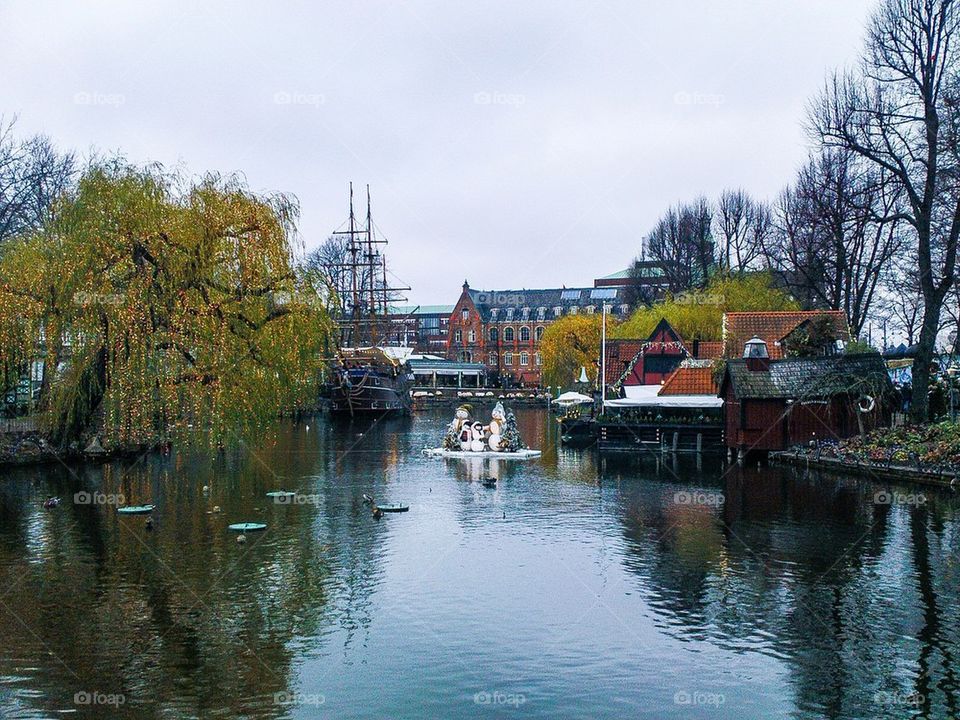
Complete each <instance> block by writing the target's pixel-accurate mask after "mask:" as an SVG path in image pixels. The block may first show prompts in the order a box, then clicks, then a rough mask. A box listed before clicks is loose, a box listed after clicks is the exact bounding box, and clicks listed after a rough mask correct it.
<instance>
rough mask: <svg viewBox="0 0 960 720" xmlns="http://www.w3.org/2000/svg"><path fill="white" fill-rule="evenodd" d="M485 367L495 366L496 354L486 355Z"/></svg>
mask: <svg viewBox="0 0 960 720" xmlns="http://www.w3.org/2000/svg"><path fill="white" fill-rule="evenodd" d="M487 365H489V366H490V367H496V366H497V354H496V353H495V352H492V353H490V354H489V355H487Z"/></svg>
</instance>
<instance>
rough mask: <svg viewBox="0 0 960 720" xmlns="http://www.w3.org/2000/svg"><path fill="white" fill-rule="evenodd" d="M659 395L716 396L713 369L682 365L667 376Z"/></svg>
mask: <svg viewBox="0 0 960 720" xmlns="http://www.w3.org/2000/svg"><path fill="white" fill-rule="evenodd" d="M657 394H658V395H713V396H716V394H717V384H716V383H715V382H714V381H713V368H712V367H688V366H683V365H681V366H680V367H678V368H677V369H676V370H674V371H673V372H672V373H670V375H668V376H667V379H666V380H664V381H663V385H661V386H660V392H658V393H657Z"/></svg>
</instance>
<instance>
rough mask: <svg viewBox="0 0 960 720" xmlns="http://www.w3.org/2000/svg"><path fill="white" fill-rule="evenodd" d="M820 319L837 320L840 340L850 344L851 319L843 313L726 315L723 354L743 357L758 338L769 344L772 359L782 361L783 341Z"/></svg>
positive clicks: (737, 313)
mask: <svg viewBox="0 0 960 720" xmlns="http://www.w3.org/2000/svg"><path fill="white" fill-rule="evenodd" d="M820 315H826V316H827V317H829V318H831V319H832V320H833V323H834V327H835V328H836V331H837V339H839V340H844V341H848V340H850V328H849V326H848V325H847V318H846V316H845V315H844V314H843V312H842V311H840V310H807V311H799V310H798V311H781V312H730V313H724V315H723V342H724V352H723V354H724V356H725V357H728V358H738V357H741V356H742V355H743V346H744V345H745V344H746V342H747V340H749V339H750V338H752V337H754V336H756V337H759V338H760V339H761V340H763V341H764V342H765V343H767V353H768V354H769V355H770V357H771V358H772V359H776V358H782V357H783V347H782V346H781V343H780V341H781V340H783V338H785V337H786V336H787V335H789V334H790V333H791V332H793V331H794V330H796V328H797V326H798V325H800V324H801V323H802V322H804V321H807V320H812V319H814V318H816V317H819V316H820Z"/></svg>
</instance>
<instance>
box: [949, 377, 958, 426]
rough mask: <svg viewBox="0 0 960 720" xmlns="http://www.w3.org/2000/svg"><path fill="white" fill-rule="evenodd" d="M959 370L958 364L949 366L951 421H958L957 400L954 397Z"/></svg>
mask: <svg viewBox="0 0 960 720" xmlns="http://www.w3.org/2000/svg"><path fill="white" fill-rule="evenodd" d="M958 371H960V368H958V367H957V366H956V365H951V366H950V367H948V368H947V378H948V380H949V381H950V422H956V421H957V408H956V401H955V400H954V399H953V393H954V390H953V379H954V378H955V377H956V375H957V372H958Z"/></svg>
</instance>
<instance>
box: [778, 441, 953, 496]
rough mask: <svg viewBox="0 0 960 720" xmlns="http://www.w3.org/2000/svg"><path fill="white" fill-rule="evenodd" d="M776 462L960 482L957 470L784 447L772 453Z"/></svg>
mask: <svg viewBox="0 0 960 720" xmlns="http://www.w3.org/2000/svg"><path fill="white" fill-rule="evenodd" d="M770 461H771V462H772V463H780V462H782V463H785V464H787V465H797V466H802V467H808V468H814V469H817V470H831V471H833V472H841V473H846V474H850V475H858V476H860V477H866V478H868V479H869V476H870V475H874V476H876V478H878V479H882V480H895V481H906V482H913V483H918V484H921V485H935V486H937V487H953V486H954V485H955V484H956V482H957V473H956V472H943V471H936V472H933V471H930V470H923V469H920V468H916V467H910V466H908V465H894V464H888V465H883V464H879V463H862V462H848V461H845V460H840V459H838V458H824V457H816V456H813V455H807V454H805V453H799V452H796V451H793V450H783V451H780V452H772V453H770Z"/></svg>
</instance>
